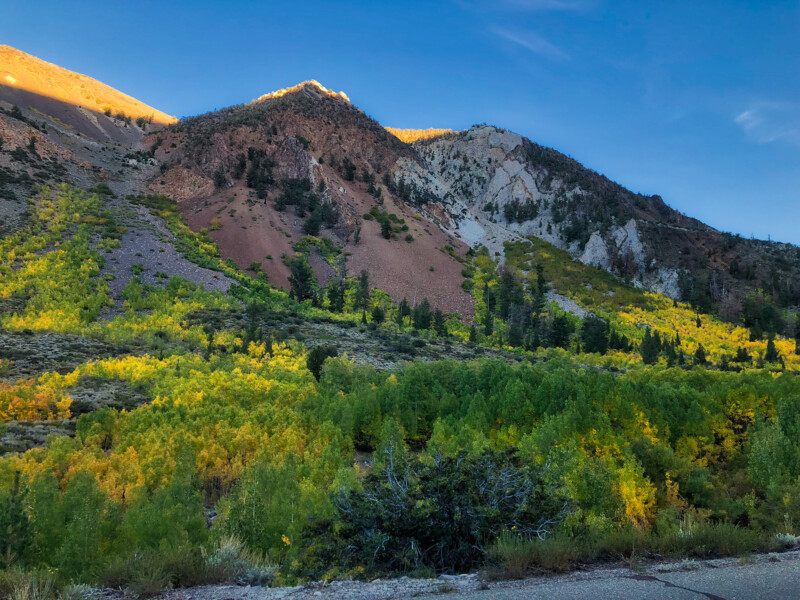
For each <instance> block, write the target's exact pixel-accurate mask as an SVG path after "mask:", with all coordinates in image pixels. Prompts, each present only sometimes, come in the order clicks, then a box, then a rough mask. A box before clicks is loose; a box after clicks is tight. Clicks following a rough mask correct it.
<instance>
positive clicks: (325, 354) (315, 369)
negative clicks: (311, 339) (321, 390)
mask: <svg viewBox="0 0 800 600" xmlns="http://www.w3.org/2000/svg"><path fill="white" fill-rule="evenodd" d="M336 356H339V350H338V349H337V348H336V346H332V345H321V346H314V348H312V349H311V352H309V353H308V358H307V359H306V366H307V367H308V370H309V371H311V373H312V374H313V375H314V377H315V378H316V380H317V381H319V377H320V375H321V373H322V365H323V364H325V360H326V359H327V358H330V357H336Z"/></svg>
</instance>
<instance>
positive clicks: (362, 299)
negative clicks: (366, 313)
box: [355, 271, 370, 309]
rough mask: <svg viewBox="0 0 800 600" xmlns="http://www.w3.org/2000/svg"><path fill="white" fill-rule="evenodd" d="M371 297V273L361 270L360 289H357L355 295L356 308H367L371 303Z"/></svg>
mask: <svg viewBox="0 0 800 600" xmlns="http://www.w3.org/2000/svg"><path fill="white" fill-rule="evenodd" d="M369 298H370V290H369V273H367V272H366V271H361V273H360V274H359V276H358V289H357V290H356V296H355V305H356V308H361V309H366V308H367V306H368V305H369Z"/></svg>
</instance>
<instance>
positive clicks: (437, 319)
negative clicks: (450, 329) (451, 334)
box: [433, 308, 447, 337]
mask: <svg viewBox="0 0 800 600" xmlns="http://www.w3.org/2000/svg"><path fill="white" fill-rule="evenodd" d="M433 328H434V330H435V331H436V335H438V336H439V337H447V319H446V318H445V316H444V313H443V312H442V311H441V310H439V309H438V308H437V309H436V311H435V312H434V313H433Z"/></svg>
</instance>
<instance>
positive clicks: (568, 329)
mask: <svg viewBox="0 0 800 600" xmlns="http://www.w3.org/2000/svg"><path fill="white" fill-rule="evenodd" d="M572 331H573V325H572V321H570V320H569V318H568V317H567V315H558V316H557V317H555V318H554V319H553V323H552V325H551V326H550V345H551V346H553V347H554V348H564V349H566V348H567V347H568V346H569V337H570V335H571V334H572Z"/></svg>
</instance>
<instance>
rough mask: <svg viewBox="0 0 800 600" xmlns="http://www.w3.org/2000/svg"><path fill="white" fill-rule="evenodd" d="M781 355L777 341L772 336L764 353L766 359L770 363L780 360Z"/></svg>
mask: <svg viewBox="0 0 800 600" xmlns="http://www.w3.org/2000/svg"><path fill="white" fill-rule="evenodd" d="M779 358H780V355H779V354H778V349H777V348H776V347H775V341H774V340H773V339H772V338H771V337H770V338H769V341H768V342H767V351H766V353H765V354H764V360H765V361H767V362H770V363H774V362H778V359H779Z"/></svg>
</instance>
